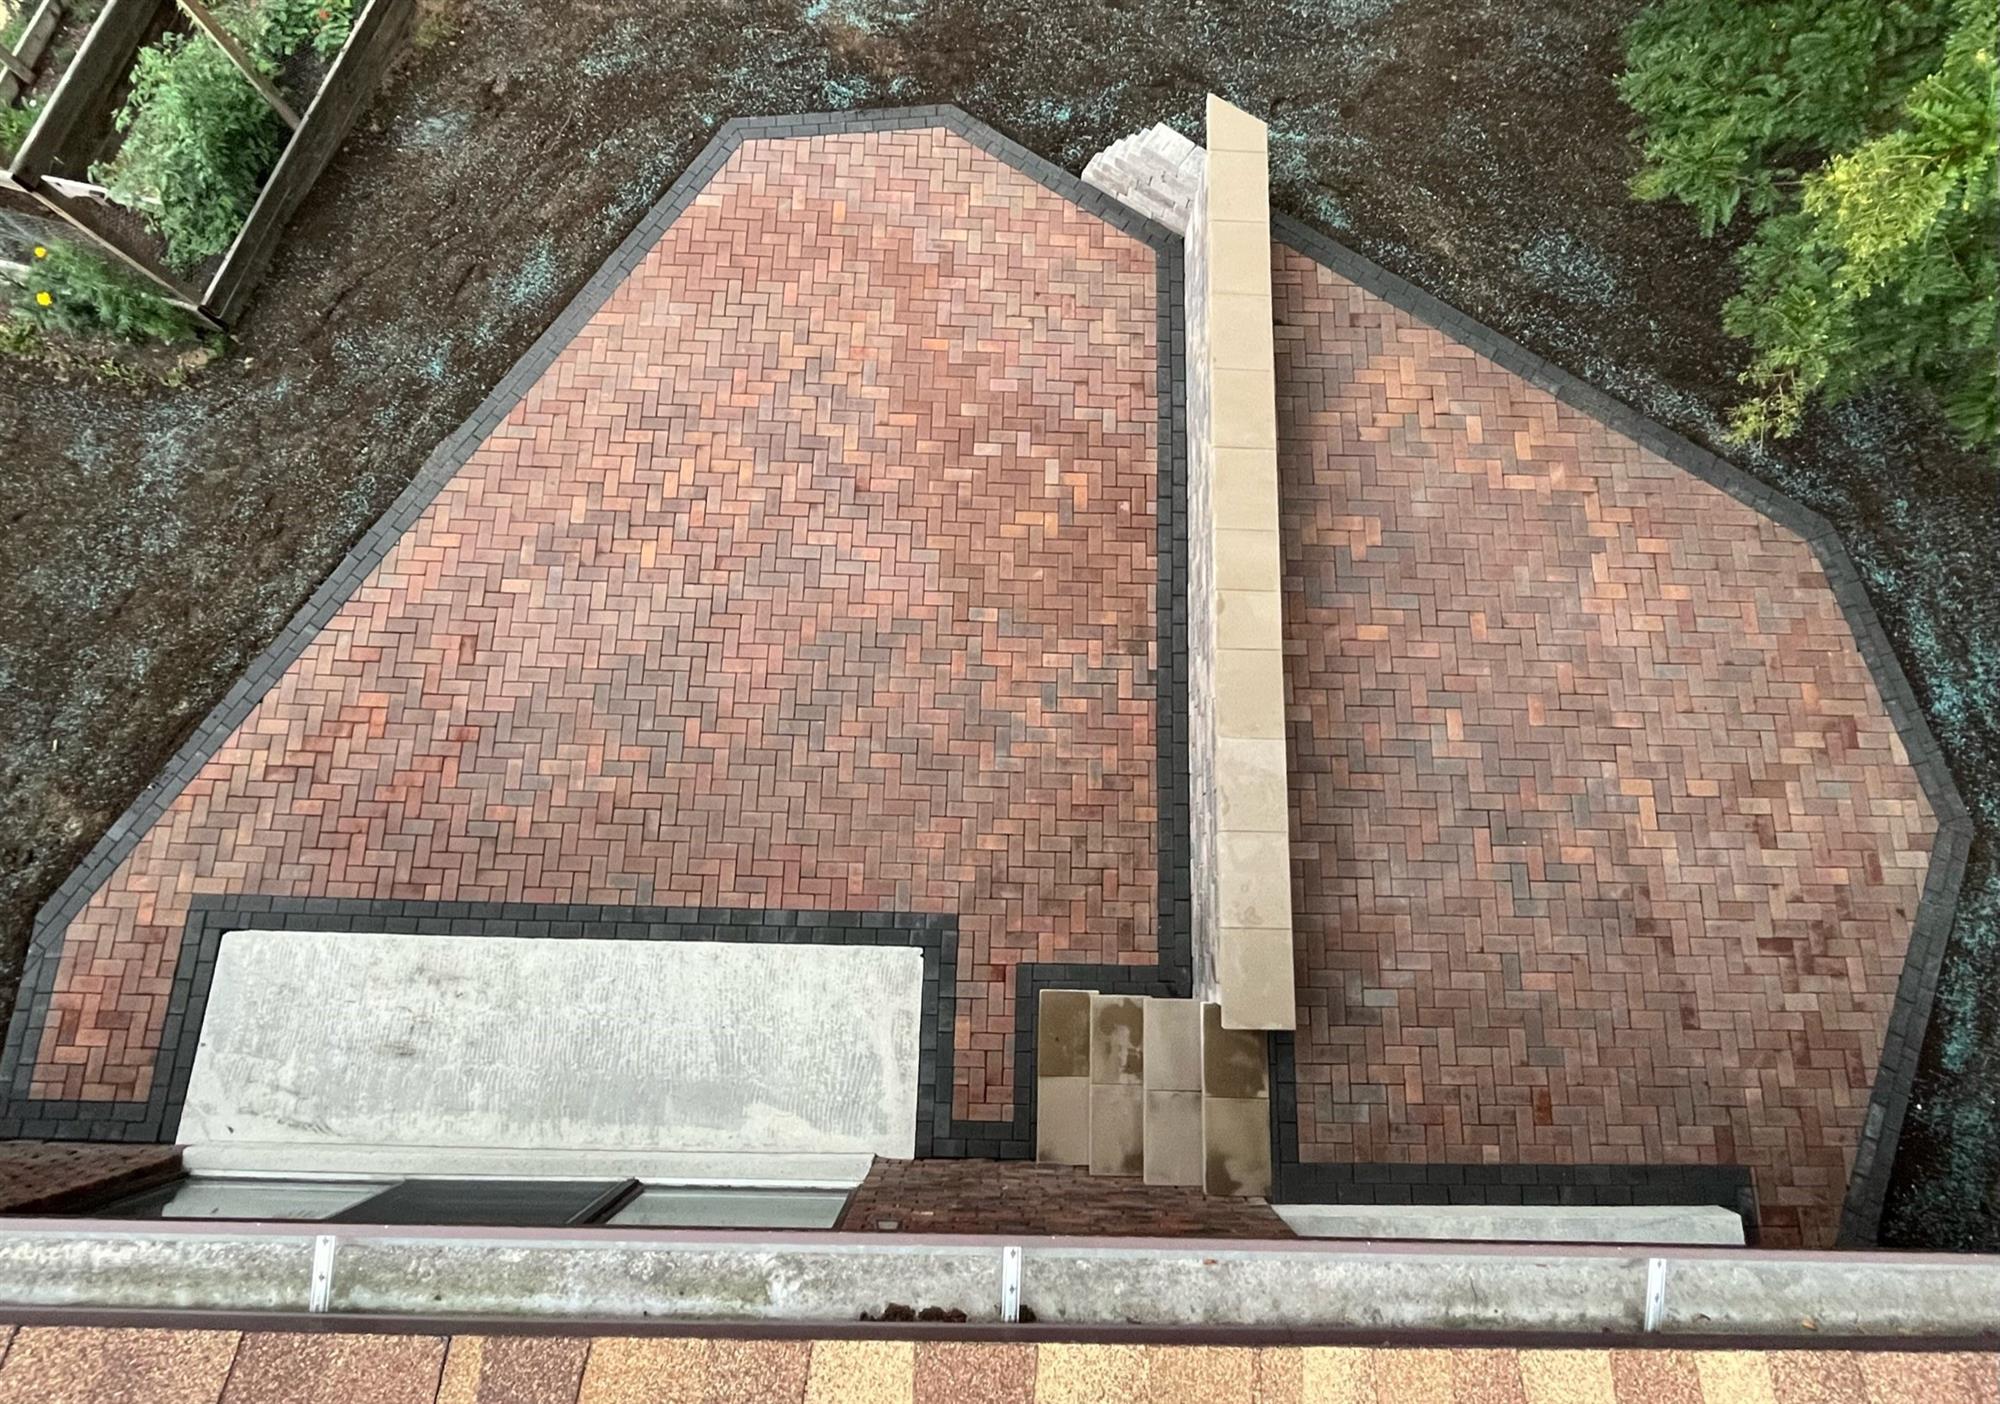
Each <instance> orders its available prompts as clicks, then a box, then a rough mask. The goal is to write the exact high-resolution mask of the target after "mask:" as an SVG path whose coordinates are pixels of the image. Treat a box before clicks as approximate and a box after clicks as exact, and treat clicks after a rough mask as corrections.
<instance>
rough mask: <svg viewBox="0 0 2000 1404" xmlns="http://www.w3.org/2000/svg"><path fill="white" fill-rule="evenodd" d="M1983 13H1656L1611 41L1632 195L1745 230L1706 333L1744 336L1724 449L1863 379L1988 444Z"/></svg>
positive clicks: (1709, 9) (1999, 268) (1988, 171)
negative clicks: (1628, 124)
mask: <svg viewBox="0 0 2000 1404" xmlns="http://www.w3.org/2000/svg"><path fill="white" fill-rule="evenodd" d="M1996 47H2000V18H1996V12H1995V8H1994V6H1993V4H1992V3H1991V0H1758V3H1742V0H1662V2H1661V3H1658V4H1656V5H1654V6H1653V7H1652V8H1651V9H1649V10H1647V11H1646V12H1645V13H1644V14H1643V15H1641V16H1640V18H1639V19H1638V20H1637V21H1636V22H1635V23H1634V24H1633V26H1632V28H1631V30H1630V32H1629V33H1628V35H1627V62H1628V65H1629V67H1628V71H1627V72H1626V73H1625V75H1624V76H1623V77H1622V78H1621V79H1620V81H1619V91H1620V93H1621V95H1622V96H1623V97H1624V99H1625V101H1626V102H1627V103H1628V104H1629V105H1630V106H1631V107H1632V109H1633V110H1634V111H1635V112H1637V113H1638V114H1639V116H1640V118H1641V119H1642V120H1643V122H1644V143H1645V156H1646V165H1645V168H1644V169H1643V170H1642V171H1641V172H1640V174H1639V175H1638V177H1637V178H1636V179H1635V180H1634V182H1633V192H1634V193H1635V194H1636V195H1638V196H1639V197H1640V198H1642V199H1648V200H1659V199H1676V200H1680V201H1682V202H1684V203H1686V204H1687V205H1689V206H1691V207H1692V208H1693V209H1694V211H1695V212H1696V214H1697V215H1698V217H1699V218H1700V220H1701V226H1702V231H1703V232H1704V233H1705V234H1713V233H1715V232H1716V231H1718V230H1720V229H1723V228H1724V227H1726V226H1728V225H1730V224H1731V223H1732V221H1734V220H1735V219H1737V218H1738V216H1739V215H1742V214H1746V213H1747V215H1748V216H1749V217H1750V218H1752V219H1753V220H1755V221H1756V224H1755V228H1754V229H1753V230H1752V231H1751V232H1750V235H1749V238H1748V240H1747V241H1746V242H1745V244H1744V245H1743V247H1742V249H1741V251H1740V252H1739V254H1738V264H1739V267H1740V268H1741V270H1742V274H1743V283H1742V287H1741V290H1740V291H1739V292H1738V293H1737V294H1736V295H1735V296H1734V297H1732V298H1731V299H1730V301H1729V303H1728V305H1727V306H1726V307H1725V308H1724V310H1723V325H1724V326H1725V327H1726V328H1727V329H1728V330H1729V331H1730V332H1731V333H1732V334H1733V335H1736V336H1739V337H1743V338H1745V339H1746V340H1747V341H1749V343H1750V345H1751V348H1752V351H1753V358H1752V362H1751V365H1750V368H1749V369H1748V370H1747V371H1745V372H1744V375H1743V380H1744V382H1745V384H1746V385H1747V386H1748V387H1749V389H1750V391H1751V394H1750V396H1749V398H1748V399H1746V400H1745V401H1744V402H1743V403H1742V404H1741V405H1739V406H1738V407H1737V409H1736V411H1735V412H1734V415H1733V417H1732V429H1733V431H1734V432H1735V434H1736V435H1737V436H1738V437H1739V438H1744V439H1754V438H1762V437H1763V436H1765V435H1767V434H1768V435H1776V436H1780V437H1782V436H1784V435H1788V434H1790V433H1793V432H1794V431H1796V430H1797V428H1798V426H1799V424H1800V422H1801V420H1802V418H1803V416H1804V414H1805V411H1806V408H1807V406H1808V405H1809V404H1810V403H1811V402H1812V401H1813V400H1814V399H1815V398H1824V399H1827V400H1838V399H1840V398H1842V397H1843V396H1846V395H1850V394H1852V393H1853V392H1854V391H1856V390H1858V389H1860V388H1861V387H1862V386H1863V385H1865V384H1867V383H1868V382H1870V381H1871V380H1873V379H1875V378H1876V377H1878V376H1880V375H1883V374H1892V375H1896V376H1900V377H1902V378H1903V379H1904V380H1905V381H1906V382H1908V383H1909V384H1911V385H1913V386H1916V387H1919V388H1920V389H1921V390H1922V391H1924V392H1927V393H1928V394H1930V395H1931V396H1933V397H1934V398H1935V400H1936V402H1937V404H1938V405H1939V407H1940V408H1941V410H1942V411H1943V413H1944V414H1945V416H1946V417H1947V418H1948V419H1949V420H1950V422H1951V423H1952V425H1953V426H1954V427H1956V428H1957V430H1958V431H1959V433H1960V434H1961V435H1963V436H1964V437H1965V438H1966V439H1967V440H1968V441H1971V442H1974V443H1991V442H1992V441H1993V440H1994V439H1995V437H1996V433H2000V361H1996V356H1997V355H2000V347H1997V346H1996V339H1995V325H1996V320H2000V251H1996V243H2000V197H1996V187H1995V143H1996V116H1995V114H1996V99H1995V76H1996V75H1995V50H1996Z"/></svg>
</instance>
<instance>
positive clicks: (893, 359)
mask: <svg viewBox="0 0 2000 1404" xmlns="http://www.w3.org/2000/svg"><path fill="white" fill-rule="evenodd" d="M1154 303H1155V267H1154V256H1153V253H1152V251H1151V250H1150V249H1149V248H1147V247H1146V246H1145V245H1143V244H1141V243H1140V242H1138V241H1137V240H1135V239H1133V238H1131V237H1130V236H1128V235H1125V234H1122V233H1119V232H1117V231H1116V230H1114V229H1112V228H1111V227H1110V226H1109V225H1106V224H1105V223H1103V222H1102V221H1101V220H1099V219H1097V218H1095V217H1094V216H1091V215H1088V214H1085V213H1084V212H1083V211H1081V210H1080V209H1078V208H1077V207H1076V206H1075V205H1074V204H1072V203H1071V202H1069V201H1068V200H1066V199H1064V198H1062V197H1060V196H1058V195H1056V194H1054V193H1051V192H1050V191H1048V190H1046V189H1044V188H1043V187H1041V186H1040V185H1037V184H1036V183H1034V182H1033V181H1031V180H1029V179H1028V178H1027V177H1025V176H1023V175H1021V174H1019V173H1017V172H1016V171H1014V170H1013V169H1012V168H1010V167H1008V166H1006V165H1004V164H1003V163H1001V162H1000V161H998V160H996V159H994V158H992V157H990V156H988V155H986V154H984V153H982V152H979V151H978V150H976V149H975V148H973V147H972V146H970V145H969V144H967V143H966V142H964V141H963V140H961V139H959V138H958V137H956V136H953V135H949V134H946V133H943V132H938V131H926V132H895V133H877V134H872V135H851V136H828V137H821V138H815V139H812V140H809V141H805V140H801V141H782V142H768V141H767V142H751V143H748V144H746V145H745V146H744V147H743V148H742V149H741V150H740V152H739V153H738V154H737V155H736V156H735V157H734V158H733V160H732V161H731V162H730V164H729V165H728V167H727V168H726V169H725V170H724V171H723V172H722V173H721V174H720V175H718V176H717V177H716V179H715V180H714V181H713V182H712V183H711V184H710V185H709V186H708V187H707V189H706V190H705V192H704V193H702V194H701V196H700V197H699V198H698V199H697V200H696V201H695V203H694V205H693V207H692V208H691V209H689V210H688V211H687V212H686V213H685V214H684V215H683V216H682V217H681V218H680V219H679V221H678V222H677V223H675V224H674V225H673V226H672V228H671V229H670V230H669V231H668V233H667V234H666V236H665V237H664V238H663V240H662V241H661V242H660V244H659V245H658V246H657V247H656V248H655V249H654V250H653V251H652V252H651V254H650V255H649V256H648V257H647V258H646V260H645V262H644V263H643V264H642V265H641V266H640V267H639V268H638V270H637V271H636V272H635V274H634V275H633V277H632V278H631V279H630V280H629V281H628V282H626V283H625V284H624V285H623V286H622V287H621V288H620V289H619V290H618V291H617V293H615V294H614V295H613V296H612V298H611V299H610V301H609V302H608V303H607V304H606V306H605V307H604V308H603V309H602V310H601V311H600V312H599V313H598V314H597V315H596V317H595V318H594V319H593V320H592V321H591V322H590V324H589V325H588V327H586V328H585V329H584V330H583V331H582V332H581V333H580V334H579V335H578V337H577V338H576V340H575V341H574V342H573V343H572V344H571V345H570V346H569V347H568V348H567V349H566V350H565V351H564V352H563V353H562V354H561V357H560V359H559V360H558V361H557V362H556V363H555V364H554V366H552V367H551V368H550V370H549V371H548V373H547V374H546V375H544V376H543V377H542V379H541V380H540V382H539V383H538V384H537V385H536V386H535V388H534V389H533V390H532V391H531V392H530V393H529V394H528V396H527V397H526V399H525V400H524V401H523V402H522V403H521V404H520V405H519V406H518V407H516V408H515V409H514V411H513V412H512V413H511V414H509V415H508V417H507V419H506V420H505V422H504V423H503V424H501V425H500V426H499V428H498V429H497V430H496V431H495V432H494V433H493V435H492V437H491V438H490V439H489V440H488V441H487V442H486V443H485V444H484V445H483V446H482V447H480V448H479V450H478V451H477V452H476V454H475V455H474V456H473V458H472V459H471V460H470V461H469V462H468V463H467V464H466V465H465V466H464V468H463V469H462V470H461V471H460V472H459V473H458V475H457V476H456V477H455V478H454V479H453V481H452V482H451V483H450V484H449V485H448V486H447V487H446V488H445V489H444V490H443V492H442V493H440V495H439V496H438V498H437V500H436V501H435V503H434V504H433V505H432V506H431V507H430V508H429V510H428V511H426V512H425V513H424V515H423V517H422V519H421V520H420V521H418V522H417V524H416V525H415V526H414V527H413V528H412V529H411V530H410V531H409V532H408V533H407V534H406V535H405V536H403V538H402V539H401V540H400V541H399V542H398V544H397V545H396V546H395V548H394V550H393V551H392V552H391V553H390V555H389V556H388V558H387V559H386V560H385V561H384V562H383V564H382V565H381V567H380V568H379V569H378V570H377V571H376V573H375V574H374V575H373V576H372V577H371V578H370V579H369V580H368V581H367V583H366V584H365V585H363V586H362V587H361V589H360V590H359V591H358V592H357V593H356V594H355V596H354V597H353V599H351V600H350V601H349V602H348V603H347V604H346V605H345V606H344V607H343V608H342V609H341V610H340V611H339V613H338V614H337V615H336V616H335V617H334V619H333V620H332V622H331V623H330V624H329V625H328V627H327V628H326V630H325V631H324V632H323V633H322V634H320V635H319V636H318V638H317V639H316V640H315V641H314V642H313V643H312V644H311V646H310V647H309V648H308V649H307V651H306V652H305V654H304V655H303V656H302V657H301V658H300V659H299V660H298V661H297V662H296V663H295V664H294V665H293V667H292V668H291V670H290V671H289V673H288V674H287V675H286V676H285V677H284V678H283V679H282V680H281V681H280V682H279V683H278V685H277V686H276V687H275V688H274V689H273V690H272V692H271V693H270V694H269V695H268V696H267V697H266V698H265V699H264V700H263V701H262V702H260V703H259V704H258V706H257V707H256V709H255V711H254V712H253V713H252V714H251V715H250V717H249V718H248V719H247V720H246V721H245V722H244V723H243V725H242V726H241V727H239V728H238V729H237V731H236V732H235V734H234V735H232V736H231V737H230V738H229V740H228V741H227V743H226V744H225V745H224V746H223V747H222V748H221V750H220V751H219V752H218V753H217V754H216V755H215V757H214V758H213V759H212V760H211V761H210V762H209V763H208V764H207V766H206V767H205V768H204V769H203V770H202V771H201V773H200V775H199V776H198V777H197V778H196V779H195V781H194V782H193V783H192V784H190V785H189V786H188V787H187V789H186V791H185V792H184V793H183V794H181V795H180V797H179V798H178V799H177V800H176V801H175V802H174V804H173V806H172V808H171V810H170V811H169V812H168V813H167V814H166V815H165V816H164V817H163V818H162V819H161V821H160V822H159V823H158V824H157V825H156V826H155V827H154V828H153V829H152V830H151V831H150V832H149V833H148V834H147V836H146V837H145V839H144V840H143V841H142V842H141V843H140V844H139V846H138V847H137V849H136V850H135V851H134V852H133V853H132V854H131V855H130V856H129V857H128V858H127V859H126V860H125V862H124V863H123V865H122V866H121V867H120V868H119V869H118V871H117V872H116V873H115V874H114V875H113V877H112V878H111V880H110V881H109V882H107V883H106V885H105V886H104V888H103V889H102V890H101V891H100V892H99V893H98V894H97V895H96V896H95V897H94V898H93V900H92V901H91V902H90V904H89V905H88V906H87V907H86V908H85V909H84V911H83V912H82V913H81V914H80V915H79V916H78V917H77V919H76V920H75V921H74V922H73V923H72V925H71V926H70V928H69V931H68V933H67V944H66V947H65V950H64V956H63V962H62V966H61V970H60V974H59V978H58V985H57V992H56V994H55V997H54V1003H53V1010H54V1017H53V1018H52V1019H51V1021H50V1023H49V1025H48V1030H47V1033H46V1035H45V1037H44V1039H43V1041H42V1044H41V1047H40V1056H39V1061H38V1066H37V1070H36V1075H35V1079H34V1085H33V1092H34V1095H36V1096H39V1097H74V1098H83V1099H90V1100H99V1099H129V1098H135V1097H140V1096H143V1095H144V1094H145V1093H146V1091H147V1089H148V1087H149V1085H150V1078H151V1075H152V1060H153V1052H154V1048H155V1045H156V1042H157V1039H158V1036H159V1030H160V1018H161V1014H162V1010H163V1006H164V1002H165V996H166V991H167V982H168V981H169V979H170V977H171V975H172V972H173V967H174V961H175V957H176V954H177V952H178V949H179V945H180V939H181V931H182V926H183V921H184V917H185V914H186V910H187V905H188V899H189V897H190V895H191V894H194V893H227V892H257V893H268V894H273V895H280V896H303V895H320V896H332V897H353V898H383V899H406V900H407V899H422V900H434V901H461V900H462V901H477V900H514V901H548V902H597V903H634V904H661V905H694V904H701V905H709V906H730V907H793V908H812V909H840V910H872V911H880V910H906V911H923V912H942V913H953V914H956V915H957V916H958V918H959V922H960V930H961V934H962V945H961V950H960V967H959V968H960V974H961V981H962V986H961V989H962V996H963V998H962V1001H961V1004H960V1014H959V1019H958V1045H959V1050H960V1053H959V1086H958V1089H957V1091H958V1096H957V1101H958V1107H957V1110H958V1111H959V1112H960V1114H967V1113H968V1112H969V1113H970V1114H973V1115H977V1116H981V1117H986V1118H993V1117H1000V1116H1004V1115H1006V1114H1008V1113H1009V1112H1010V1111H1011V1077H1012V1074H1011V1050H1010V1049H1009V1047H1008V1043H1009V1039H1008V1032H1009V1031H1011V1029H1012V1027H1013V1011H1012V1008H1011V993H1010V991H1011V984H1012V982H1011V978H1010V971H1011V966H1012V965H1013V963H1014V962H1017V961H1020V960H1024V959H1036V960H1051V959H1061V958H1073V959H1076V960H1082V961H1093V962H1096V961H1110V962H1119V961H1123V962H1134V963H1137V962H1146V963H1150V961H1151V960H1152V959H1153V953H1154V950H1155V908H1156V904H1157V868H1156V860H1155V843H1156V836H1155V811H1156V801H1155V796H1154V770H1155V763H1154V737H1155V727H1154V694H1153V684H1152V675H1151V655H1152V650H1153V645H1154V554H1155V550H1156V536H1155V516H1156V511H1155V473H1154V447H1155V445H1154V439H1155V437H1156V419H1155V415H1156V408H1155V394H1156V376H1157V373H1158V361H1157V356H1156V353H1155V344H1154V337H1155V330H1154V329H1155V323H1154V314H1155V308H1154Z"/></svg>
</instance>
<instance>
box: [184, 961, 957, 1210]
mask: <svg viewBox="0 0 2000 1404" xmlns="http://www.w3.org/2000/svg"><path fill="white" fill-rule="evenodd" d="M922 997H923V961H922V957H921V955H920V954H919V953H918V952H917V951H915V950H909V949H893V948H885V947H862V946H811V945H778V944H749V943H742V944H738V943H710V942H678V941H568V940H556V941H539V940H522V939H514V938H507V937H492V938H487V937H447V936H398V935H333V934H326V935H322V934H316V933H307V932H296V931H292V932H259V931H243V932H234V933H231V934H230V935H228V936H225V937H224V938H223V941H222V949H221V952H220V956H219V958H218V960H217V963H216V971H215V981H214V985H213V987H212V990H211V992H210V996H209V1003H208V1016H207V1019H206V1020H205V1021H204V1023H203V1026H202V1034H201V1043H200V1046H199V1050H198V1052H197V1054H196V1057H195V1064H194V1072H193V1077H192V1079H191V1080H190V1082H189V1086H188V1096H187V1104H186V1108H185V1110H184V1111H183V1113H182V1117H181V1123H180V1129H179V1133H178V1134H179V1139H180V1140H181V1141H182V1143H184V1144H187V1145H189V1146H191V1147H195V1148H197V1149H196V1154H197V1156H198V1157H200V1156H201V1155H202V1153H203V1152H204V1151H205V1150H206V1149H208V1148H224V1147H229V1146H232V1145H235V1146H244V1147H252V1146H254V1147H260V1148H262V1149H263V1151H264V1153H266V1154H268V1153H269V1151H270V1148H271V1147H274V1146H277V1147H286V1146H290V1147H297V1148H299V1149H300V1150H301V1152H302V1153H304V1156H305V1158H304V1159H303V1160H301V1161H299V1162H297V1163H300V1164H309V1165H320V1166H322V1167H324V1161H323V1160H322V1159H321V1154H322V1149H324V1148H334V1147H341V1146H362V1147H377V1148H381V1147H400V1148H404V1149H406V1150H409V1151H410V1152H412V1153H413V1154H414V1153H417V1152H423V1153H426V1154H429V1153H431V1152H435V1151H439V1150H443V1151H446V1152H450V1151H453V1150H454V1149H464V1150H471V1151H477V1152H484V1153H491V1152H497V1151H506V1152H509V1153H511V1154H517V1155H518V1154H521V1153H526V1152H536V1153H539V1154H538V1155H537V1157H536V1159H537V1164H538V1169H539V1170H540V1173H544V1174H560V1173H564V1172H565V1168H566V1160H567V1158H568V1157H567V1156H566V1155H565V1154H564V1153H575V1155H576V1157H577V1159H578V1161H579V1166H578V1171H579V1172H581V1170H582V1168H583V1167H582V1162H584V1161H588V1162H589V1165H588V1169H589V1172H590V1173H597V1172H599V1171H600V1170H602V1169H603V1167H604V1164H605V1162H606V1160H607V1159H615V1158H616V1157H615V1156H610V1157H607V1156H606V1154H605V1153H606V1152H631V1153H635V1158H636V1156H637V1155H638V1154H642V1153H653V1152H674V1153H679V1154H684V1155H694V1156H709V1157H714V1156H719V1155H725V1154H726V1155H729V1156H732V1157H735V1158H736V1159H737V1160H739V1161H744V1160H746V1159H747V1160H748V1161H749V1163H748V1164H745V1165H739V1167H738V1172H739V1174H744V1175H748V1176H750V1177H753V1178H755V1177H758V1176H760V1175H769V1174H770V1173H771V1172H770V1165H771V1163H772V1162H773V1161H781V1160H782V1159H783V1158H784V1157H787V1156H805V1157H815V1158H817V1157H824V1156H827V1155H829V1154H851V1153H873V1154H879V1155H887V1156H908V1155H910V1154H912V1152H913V1150H914V1148H915V1138H916V1098H917V1081H918V1073H919V1066H918V1065H919V1047H918V1036H919V1028H920V1023H921V1020H920V1010H921V1002H922ZM551 1167H553V1168H551ZM634 1173H636V1172H634Z"/></svg>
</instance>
